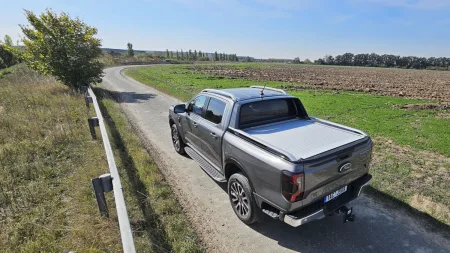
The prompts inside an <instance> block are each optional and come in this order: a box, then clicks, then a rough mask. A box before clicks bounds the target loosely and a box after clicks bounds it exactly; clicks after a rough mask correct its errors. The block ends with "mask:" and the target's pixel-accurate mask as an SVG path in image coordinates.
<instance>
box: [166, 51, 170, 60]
mask: <svg viewBox="0 0 450 253" xmlns="http://www.w3.org/2000/svg"><path fill="white" fill-rule="evenodd" d="M166 58H170V55H169V49H166Z"/></svg>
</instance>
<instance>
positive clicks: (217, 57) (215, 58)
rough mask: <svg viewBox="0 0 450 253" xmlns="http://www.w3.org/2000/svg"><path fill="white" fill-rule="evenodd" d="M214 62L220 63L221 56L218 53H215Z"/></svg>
mask: <svg viewBox="0 0 450 253" xmlns="http://www.w3.org/2000/svg"><path fill="white" fill-rule="evenodd" d="M214 60H215V61H219V55H218V54H217V51H215V52H214Z"/></svg>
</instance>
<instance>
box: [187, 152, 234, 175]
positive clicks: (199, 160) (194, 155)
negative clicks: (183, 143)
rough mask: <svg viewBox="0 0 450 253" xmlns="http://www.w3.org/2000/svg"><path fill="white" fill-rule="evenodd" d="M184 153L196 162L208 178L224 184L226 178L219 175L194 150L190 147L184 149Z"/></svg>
mask: <svg viewBox="0 0 450 253" xmlns="http://www.w3.org/2000/svg"><path fill="white" fill-rule="evenodd" d="M184 151H186V153H187V154H188V155H189V156H190V157H191V158H192V159H193V160H194V161H196V162H197V163H198V164H199V165H200V167H201V168H202V169H203V170H204V171H205V172H206V173H208V175H209V176H210V177H212V178H213V179H214V180H216V181H218V182H222V183H223V182H226V181H227V180H226V178H225V177H224V176H223V175H221V174H220V173H219V172H218V171H217V170H216V169H215V168H214V167H213V166H212V165H211V164H210V163H209V162H208V161H206V160H205V158H203V157H202V156H201V155H199V154H197V152H195V150H193V149H192V148H190V147H184Z"/></svg>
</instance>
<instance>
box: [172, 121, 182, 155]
mask: <svg viewBox="0 0 450 253" xmlns="http://www.w3.org/2000/svg"><path fill="white" fill-rule="evenodd" d="M171 132H172V143H173V147H174V148H175V151H177V153H178V154H180V155H182V154H184V142H183V140H182V139H181V137H180V134H179V133H178V128H177V125H176V124H175V123H173V124H172V126H171Z"/></svg>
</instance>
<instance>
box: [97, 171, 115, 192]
mask: <svg viewBox="0 0 450 253" xmlns="http://www.w3.org/2000/svg"><path fill="white" fill-rule="evenodd" d="M98 178H100V179H101V180H102V186H103V192H110V191H112V190H113V183H112V180H113V179H112V177H111V174H109V173H107V174H103V175H101V176H99V177H98Z"/></svg>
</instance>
